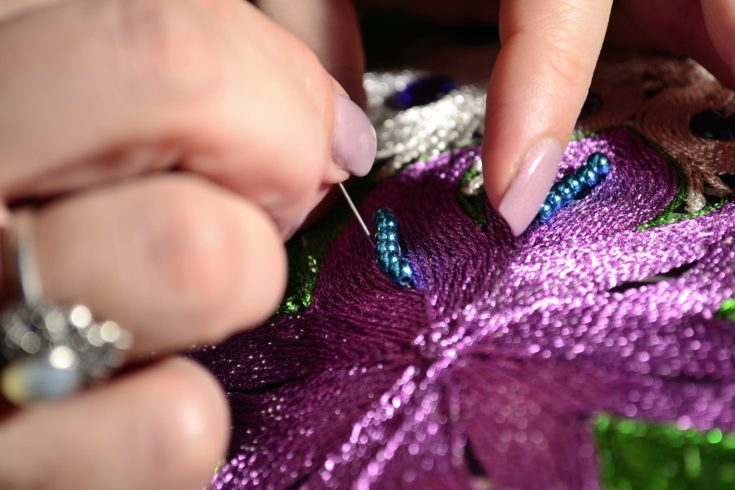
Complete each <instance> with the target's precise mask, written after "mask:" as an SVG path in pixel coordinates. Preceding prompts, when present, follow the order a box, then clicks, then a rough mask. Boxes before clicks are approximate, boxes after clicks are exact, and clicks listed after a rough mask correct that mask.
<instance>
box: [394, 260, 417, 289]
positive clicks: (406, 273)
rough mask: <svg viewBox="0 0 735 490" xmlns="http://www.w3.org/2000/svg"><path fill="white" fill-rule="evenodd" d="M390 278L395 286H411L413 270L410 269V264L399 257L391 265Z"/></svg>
mask: <svg viewBox="0 0 735 490" xmlns="http://www.w3.org/2000/svg"><path fill="white" fill-rule="evenodd" d="M390 277H391V279H393V282H395V283H396V284H399V285H401V286H404V287H408V286H411V284H413V268H412V267H411V263H410V262H409V261H408V260H406V259H404V258H403V257H401V258H400V259H398V260H397V261H395V262H394V263H393V264H392V265H391V268H390Z"/></svg>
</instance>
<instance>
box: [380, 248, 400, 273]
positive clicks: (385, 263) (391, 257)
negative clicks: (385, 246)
mask: <svg viewBox="0 0 735 490" xmlns="http://www.w3.org/2000/svg"><path fill="white" fill-rule="evenodd" d="M398 260H400V257H399V256H398V255H396V254H394V253H390V252H386V253H384V254H381V255H379V256H378V267H380V270H381V271H383V272H384V273H386V274H387V273H388V272H389V271H390V270H391V267H392V266H393V264H394V263H396V262H398Z"/></svg>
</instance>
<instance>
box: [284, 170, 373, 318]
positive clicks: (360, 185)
mask: <svg viewBox="0 0 735 490" xmlns="http://www.w3.org/2000/svg"><path fill="white" fill-rule="evenodd" d="M372 186H373V184H372V183H371V182H370V180H369V179H360V180H357V181H355V182H354V184H353V185H352V186H350V196H351V197H352V198H353V199H354V200H355V201H356V203H359V202H360V200H361V199H362V198H364V197H365V196H366V195H367V193H368V192H369V191H370V189H371V188H372ZM339 198H340V199H341V196H340V197H339ZM350 219H353V220H354V219H355V218H354V216H353V214H352V212H351V211H350V210H349V208H348V207H347V205H346V204H345V203H344V202H343V201H341V200H340V201H338V202H336V203H335V204H334V205H333V206H331V207H330V209H329V211H328V212H327V213H325V215H324V216H322V217H321V218H320V219H319V220H318V221H317V222H316V223H314V224H313V225H311V226H309V227H308V228H307V229H306V230H304V231H302V232H300V233H299V234H297V235H296V236H295V237H293V238H292V239H291V240H290V241H289V242H288V243H287V244H286V252H287V254H288V283H287V285H286V295H285V298H284V300H283V302H282V303H281V305H280V306H279V307H278V309H277V310H276V316H281V315H292V314H294V313H299V312H302V311H304V310H306V309H307V308H308V307H309V306H310V305H311V302H312V300H313V292H314V288H315V287H316V283H317V279H318V278H319V269H320V268H321V265H322V262H323V261H324V257H326V255H327V251H328V250H329V246H330V245H331V244H332V241H334V239H335V238H336V237H337V235H339V233H340V232H341V231H342V228H344V226H345V225H346V224H347V223H348V222H349V220H350Z"/></svg>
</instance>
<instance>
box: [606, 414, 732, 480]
mask: <svg viewBox="0 0 735 490" xmlns="http://www.w3.org/2000/svg"><path fill="white" fill-rule="evenodd" d="M595 438H596V442H597V455H598V459H599V462H600V473H601V478H602V485H603V488H605V489H606V490H637V489H642V490H685V489H702V490H705V489H706V490H710V489H712V490H716V489H733V488H735V434H732V433H723V432H722V431H721V430H720V429H716V428H715V429H711V430H709V431H706V432H701V431H697V430H694V429H688V430H681V429H678V428H676V427H675V426H673V425H670V424H661V425H658V424H651V423H648V422H644V421H642V420H632V419H625V418H616V417H611V416H609V415H607V414H601V415H599V416H598V417H597V419H596V420H595Z"/></svg>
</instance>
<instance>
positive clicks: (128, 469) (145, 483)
mask: <svg viewBox="0 0 735 490" xmlns="http://www.w3.org/2000/svg"><path fill="white" fill-rule="evenodd" d="M228 426H229V417H228V412H227V405H226V402H225V399H224V396H223V394H222V392H221V389H220V388H219V387H218V385H217V382H216V381H215V380H214V379H213V378H212V377H211V375H209V374H208V373H206V372H205V371H204V369H203V368H201V367H200V366H198V365H196V364H194V363H193V362H191V361H187V360H184V359H173V360H168V361H164V362H161V363H160V364H157V365H154V366H152V367H149V368H146V369H145V370H141V371H138V372H136V373H133V374H130V375H127V376H125V377H124V378H121V379H119V380H117V381H114V382H112V383H111V384H110V385H108V386H105V387H100V388H97V389H94V390H91V391H88V392H85V393H82V394H80V395H78V396H75V397H72V398H69V399H66V400H62V401H58V402H52V403H44V404H39V405H35V406H32V407H30V408H27V409H23V410H22V411H18V412H16V413H14V414H12V415H10V416H8V417H6V418H5V419H4V420H3V423H2V425H0V448H4V450H3V457H2V458H0V487H2V488H19V489H20V488H48V489H54V488H59V489H61V488H75V489H79V490H84V489H98V488H105V489H110V490H114V489H129V488H136V489H147V488H150V489H158V488H177V489H187V488H190V489H198V488H204V486H205V485H206V483H207V479H208V478H209V477H210V476H211V474H212V471H213V470H214V467H215V465H216V464H217V461H218V460H219V459H220V458H221V457H222V456H223V455H224V451H225V447H226V444H227V438H228Z"/></svg>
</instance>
